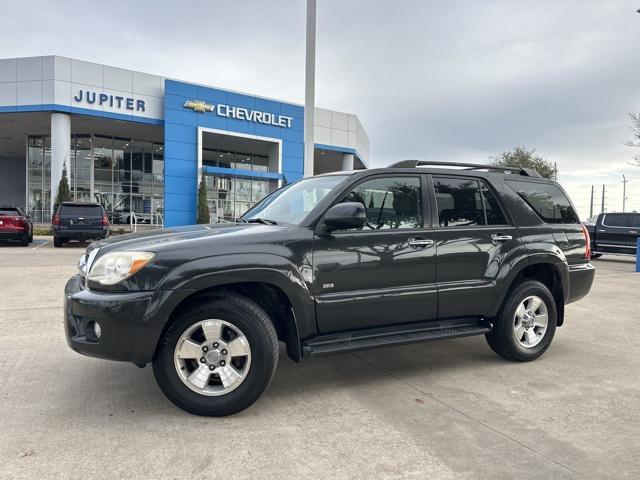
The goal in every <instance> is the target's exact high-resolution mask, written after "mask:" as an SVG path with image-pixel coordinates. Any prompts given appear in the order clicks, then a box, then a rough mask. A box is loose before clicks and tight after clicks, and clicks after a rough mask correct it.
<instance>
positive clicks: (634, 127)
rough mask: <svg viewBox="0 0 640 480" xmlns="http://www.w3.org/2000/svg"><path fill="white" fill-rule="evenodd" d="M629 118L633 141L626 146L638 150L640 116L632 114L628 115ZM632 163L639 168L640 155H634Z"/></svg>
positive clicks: (639, 143)
mask: <svg viewBox="0 0 640 480" xmlns="http://www.w3.org/2000/svg"><path fill="white" fill-rule="evenodd" d="M629 118H630V119H631V131H632V132H633V140H630V141H628V142H627V143H626V145H628V146H629V147H632V148H640V114H638V115H636V114H634V113H630V114H629ZM633 162H634V163H633V164H634V165H637V166H639V167H640V153H636V154H635V155H634V156H633Z"/></svg>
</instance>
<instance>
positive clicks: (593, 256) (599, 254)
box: [591, 253, 602, 258]
mask: <svg viewBox="0 0 640 480" xmlns="http://www.w3.org/2000/svg"><path fill="white" fill-rule="evenodd" d="M601 256H602V254H601V253H592V254H591V258H600V257H601Z"/></svg>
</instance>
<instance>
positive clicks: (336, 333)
mask: <svg viewBox="0 0 640 480" xmlns="http://www.w3.org/2000/svg"><path fill="white" fill-rule="evenodd" d="M418 167H420V168H418ZM443 167H444V168H443ZM590 255H591V252H590V242H589V237H588V232H587V231H586V229H585V228H584V227H583V226H582V224H581V223H580V221H579V219H578V216H577V215H576V211H575V208H574V207H573V205H572V204H571V202H570V200H569V199H568V197H567V195H566V193H565V192H564V190H563V189H562V188H561V187H560V186H559V185H558V184H557V183H556V182H554V181H552V180H547V179H543V178H540V177H539V175H537V174H535V173H534V172H532V171H529V170H526V169H518V168H498V167H493V166H482V165H473V164H447V165H445V166H443V165H442V164H435V163H433V162H423V161H414V160H410V161H402V162H398V163H397V164H394V165H392V166H391V167H389V168H383V169H372V170H365V171H354V172H338V173H332V174H326V175H318V176H315V177H310V178H306V179H304V180H300V181H298V182H296V183H292V184H289V185H286V186H284V187H283V188H281V189H279V190H277V191H275V192H273V193H272V194H270V195H269V196H267V197H266V198H265V199H263V200H262V201H261V202H259V203H258V204H256V205H255V206H254V207H253V208H252V209H251V210H249V211H248V212H247V213H246V214H245V215H243V216H242V217H241V218H240V219H238V220H237V221H236V222H235V223H230V224H215V225H196V226H188V227H179V228H167V229H164V230H159V231H151V232H145V233H141V234H131V235H126V236H121V237H117V238H109V239H106V240H102V241H99V242H95V243H93V244H91V245H90V246H89V247H88V248H87V250H86V252H85V253H84V254H83V255H82V256H81V258H80V263H79V269H80V273H79V274H77V275H76V276H74V277H73V278H71V279H70V280H69V282H68V283H67V285H66V289H65V299H66V302H65V330H66V336H67V341H68V343H69V346H70V347H71V348H72V349H74V350H76V351H77V352H80V353H82V354H84V355H90V356H94V357H100V358H106V359H111V360H122V361H127V362H132V363H134V364H136V365H138V366H141V367H142V366H144V365H146V364H147V363H152V364H153V372H154V375H155V377H156V380H157V382H158V384H159V386H160V388H161V389H162V391H163V392H164V393H165V394H166V396H167V397H168V398H169V399H170V400H171V401H172V402H173V403H174V404H176V405H177V406H178V407H180V408H182V409H184V410H186V411H188V412H192V413H195V414H198V415H212V416H220V415H229V414H233V413H236V412H239V411H241V410H243V409H245V408H247V407H248V406H250V405H251V404H252V403H253V402H255V401H256V400H257V399H258V398H259V397H260V395H261V394H262V393H263V392H264V391H265V389H266V388H267V386H268V385H269V382H270V381H271V378H272V376H273V374H274V371H275V369H276V364H277V362H278V355H279V348H278V346H279V342H283V343H284V344H285V345H286V352H287V354H288V356H289V357H290V358H292V359H293V360H294V361H296V362H297V361H300V360H301V359H302V358H305V357H315V356H322V355H328V354H332V353H342V352H351V351H355V350H360V349H367V348H375V347H385V346H391V345H403V344H408V343H414V342H421V341H430V340H441V339H450V338H455V337H465V336H469V335H484V336H485V338H486V339H487V342H488V344H489V346H490V347H491V348H492V349H493V350H494V351H495V352H496V353H497V354H499V355H501V356H502V357H504V358H506V359H509V360H514V361H521V362H522V361H529V360H534V359H536V358H537V357H539V356H540V355H542V354H543V353H544V352H545V350H547V348H549V345H550V344H551V341H552V339H553V336H554V333H555V330H556V327H558V326H560V325H562V323H563V321H564V309H565V305H567V304H568V303H570V302H574V301H576V300H578V299H580V298H582V297H584V296H585V295H586V294H587V293H588V292H589V289H590V288H591V284H592V282H593V277H594V267H593V266H592V265H591V263H590V261H589V259H590Z"/></svg>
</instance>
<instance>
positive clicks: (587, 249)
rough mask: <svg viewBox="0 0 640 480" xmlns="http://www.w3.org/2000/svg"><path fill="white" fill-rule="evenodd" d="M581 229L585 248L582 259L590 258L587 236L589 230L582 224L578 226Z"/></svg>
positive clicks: (589, 239) (589, 242)
mask: <svg viewBox="0 0 640 480" xmlns="http://www.w3.org/2000/svg"><path fill="white" fill-rule="evenodd" d="M580 226H581V227H582V234H583V235H584V241H585V244H586V245H585V247H584V258H587V259H590V258H591V237H590V236H589V230H587V227H585V226H584V224H583V223H581V224H580Z"/></svg>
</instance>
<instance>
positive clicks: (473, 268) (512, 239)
mask: <svg viewBox="0 0 640 480" xmlns="http://www.w3.org/2000/svg"><path fill="white" fill-rule="evenodd" d="M431 181H432V184H433V190H432V192H433V195H434V198H435V204H436V209H435V212H436V213H437V216H436V222H437V229H436V231H435V235H434V238H435V240H436V242H437V251H438V256H437V262H436V265H437V267H436V269H437V286H438V303H439V318H441V319H446V318H457V317H465V316H478V315H488V312H490V311H491V308H492V306H493V305H494V304H495V300H494V299H495V297H496V295H497V292H496V276H497V274H498V272H499V270H500V267H501V265H502V263H503V262H504V259H505V258H506V257H507V253H508V252H509V251H510V250H511V249H513V248H515V247H516V246H517V244H518V239H517V232H516V228H515V227H514V226H513V224H512V223H511V221H510V220H509V219H508V217H507V215H506V212H505V210H504V208H503V207H502V205H501V204H500V202H499V201H498V198H497V195H496V193H495V191H494V190H493V188H492V187H491V186H490V185H489V184H488V183H487V182H485V181H484V180H483V179H481V178H475V177H464V176H448V175H433V176H432V177H431Z"/></svg>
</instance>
